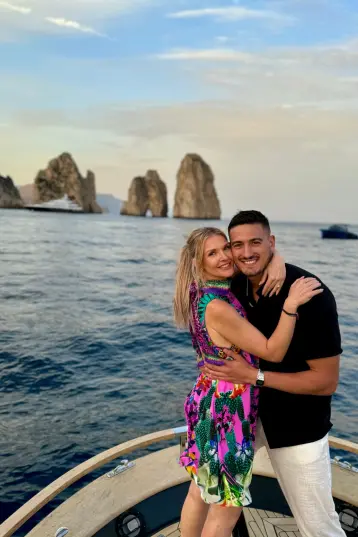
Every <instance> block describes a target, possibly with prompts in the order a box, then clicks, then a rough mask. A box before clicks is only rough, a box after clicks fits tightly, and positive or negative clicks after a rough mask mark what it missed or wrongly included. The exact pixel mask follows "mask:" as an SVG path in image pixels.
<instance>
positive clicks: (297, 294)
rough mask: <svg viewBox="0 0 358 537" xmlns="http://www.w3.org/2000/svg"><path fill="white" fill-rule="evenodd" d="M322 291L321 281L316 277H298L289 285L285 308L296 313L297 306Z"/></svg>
mask: <svg viewBox="0 0 358 537" xmlns="http://www.w3.org/2000/svg"><path fill="white" fill-rule="evenodd" d="M320 293H323V289H322V288H321V282H319V281H318V280H317V279H316V278H305V277H304V276H302V278H298V279H297V280H296V281H295V282H293V284H292V285H291V287H290V292H289V293H288V297H287V298H286V300H285V306H284V307H285V309H287V310H288V311H289V313H296V312H297V309H298V308H299V306H302V305H303V304H306V303H307V302H309V301H310V300H311V298H313V297H314V296H316V295H319V294H320Z"/></svg>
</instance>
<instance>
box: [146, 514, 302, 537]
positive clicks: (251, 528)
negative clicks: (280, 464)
mask: <svg viewBox="0 0 358 537" xmlns="http://www.w3.org/2000/svg"><path fill="white" fill-rule="evenodd" d="M244 517H245V523H246V527H247V530H248V533H249V537H300V536H301V534H300V532H299V531H298V528H297V525H296V523H295V519H294V518H292V517H290V516H286V515H282V514H280V513H273V512H271V511H264V510H263V509H250V508H245V509H244ZM153 537H180V525H179V524H172V525H171V526H168V527H167V528H165V529H163V530H162V531H160V532H159V533H156V534H155V535H154V536H153Z"/></svg>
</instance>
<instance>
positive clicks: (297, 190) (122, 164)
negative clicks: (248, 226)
mask: <svg viewBox="0 0 358 537" xmlns="http://www.w3.org/2000/svg"><path fill="white" fill-rule="evenodd" d="M0 81H1V82H0V142H1V145H0V147H1V150H0V173H1V174H2V175H10V176H11V177H12V178H13V179H14V182H15V183H16V184H17V185H23V184H27V183H31V182H33V180H34V178H35V176H36V173H37V171H38V170H39V169H41V168H44V167H46V165H47V163H48V161H49V160H50V159H51V158H53V157H55V156H57V155H59V154H60V153H62V152H63V151H68V152H70V153H71V154H72V155H73V157H74V159H75V160H76V162H77V164H78V166H79V168H80V171H81V172H82V173H83V174H85V173H86V171H87V169H91V170H93V171H94V173H95V174H96V184H97V191H98V192H100V193H112V194H114V195H115V196H117V197H119V198H121V199H126V197H127V192H128V187H129V185H130V182H131V180H132V178H133V177H135V176H137V175H144V174H145V173H146V171H147V170H148V169H156V170H158V172H159V174H160V176H161V178H162V179H163V180H164V181H165V182H166V184H167V186H168V194H169V203H170V205H173V198H174V192H175V186H176V172H177V170H178V168H179V165H180V162H181V160H182V158H183V157H184V156H185V154H186V153H189V152H190V153H199V154H200V155H201V156H202V157H203V158H204V160H206V162H207V163H208V164H209V165H210V166H211V168H212V170H213V172H214V175H215V184H216V188H217V191H218V194H219V197H220V201H221V207H222V215H223V216H224V217H230V216H231V215H232V214H234V213H235V212H236V211H237V210H240V209H253V208H255V209H259V210H261V211H263V212H265V214H267V216H269V217H270V218H271V219H272V220H285V221H287V220H289V221H292V220H294V221H310V222H339V223H341V222H343V223H358V209H357V198H358V150H357V149H358V147H357V146H358V3H357V1H356V0H246V1H240V0H236V1H230V0H217V1H215V2H214V1H211V0H170V1H168V0H166V1H164V0H18V1H17V0H16V1H14V2H12V1H4V0H0Z"/></svg>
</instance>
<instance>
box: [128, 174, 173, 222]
mask: <svg viewBox="0 0 358 537" xmlns="http://www.w3.org/2000/svg"><path fill="white" fill-rule="evenodd" d="M148 211H150V212H151V214H152V216H153V217H160V218H165V217H166V216H168V195H167V187H166V184H165V183H164V181H162V179H161V178H160V176H159V174H158V172H157V171H156V170H148V171H147V173H146V175H145V176H144V177H143V176H138V177H134V179H133V180H132V182H131V185H130V187H129V191H128V200H127V201H126V202H125V203H124V204H123V205H122V208H121V214H122V215H129V216H145V215H146V214H147V212H148Z"/></svg>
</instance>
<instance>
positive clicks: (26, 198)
mask: <svg viewBox="0 0 358 537" xmlns="http://www.w3.org/2000/svg"><path fill="white" fill-rule="evenodd" d="M17 188H18V190H19V192H20V196H21V198H22V200H23V202H24V204H25V205H29V204H31V203H33V199H34V185H33V184H29V185H23V186H19V187H17Z"/></svg>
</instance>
